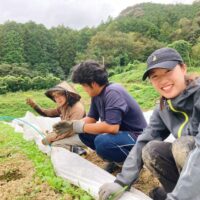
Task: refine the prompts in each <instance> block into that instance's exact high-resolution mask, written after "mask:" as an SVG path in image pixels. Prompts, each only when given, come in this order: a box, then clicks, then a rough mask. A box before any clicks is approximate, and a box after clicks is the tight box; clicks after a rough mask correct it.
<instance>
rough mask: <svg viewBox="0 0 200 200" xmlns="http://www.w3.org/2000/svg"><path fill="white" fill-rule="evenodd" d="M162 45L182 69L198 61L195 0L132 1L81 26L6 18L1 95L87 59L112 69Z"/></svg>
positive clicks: (199, 22) (54, 78)
mask: <svg viewBox="0 0 200 200" xmlns="http://www.w3.org/2000/svg"><path fill="white" fill-rule="evenodd" d="M164 46H169V47H173V48H175V49H177V50H178V51H179V52H180V53H181V55H182V57H183V59H184V60H185V62H186V64H187V65H188V67H190V66H192V67H198V66H199V65H200V1H199V0H196V1H194V2H193V4H191V5H184V4H173V5H166V4H165V5H164V4H155V3H142V4H138V5H135V6H132V7H128V8H126V9H125V10H123V11H121V13H120V14H119V16H118V17H116V18H111V17H109V18H108V19H107V20H106V21H105V22H102V23H101V24H99V25H98V26H97V27H85V28H83V29H81V30H74V29H71V28H70V27H65V26H63V25H59V26H57V27H52V28H50V29H47V28H46V27H45V26H44V25H42V24H36V23H35V22H33V21H30V22H27V23H24V24H22V23H17V22H14V21H7V22H5V23H4V24H1V25H0V89H1V93H5V92H6V91H17V90H19V89H20V88H21V89H22V90H28V89H42V88H48V87H50V86H51V83H52V85H54V84H55V83H57V82H59V80H60V79H62V80H63V79H67V78H68V77H69V74H70V70H71V68H72V66H74V65H75V64H77V63H79V62H81V61H84V60H88V59H93V60H96V61H98V62H100V63H102V64H104V65H105V66H106V67H107V68H112V69H114V68H115V67H117V68H119V67H123V66H127V65H128V64H131V63H140V62H145V61H146V59H147V57H148V56H149V55H150V53H151V52H153V51H154V50H155V49H157V48H160V47H164ZM16 83H17V84H18V86H16V85H17V84H16ZM13 85H15V87H14V88H13ZM24 85H26V87H25V86H24Z"/></svg>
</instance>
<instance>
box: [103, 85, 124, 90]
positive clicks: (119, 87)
mask: <svg viewBox="0 0 200 200" xmlns="http://www.w3.org/2000/svg"><path fill="white" fill-rule="evenodd" d="M106 90H107V91H119V90H124V88H123V86H122V85H120V84H119V83H110V84H109V85H108V86H107V87H106Z"/></svg>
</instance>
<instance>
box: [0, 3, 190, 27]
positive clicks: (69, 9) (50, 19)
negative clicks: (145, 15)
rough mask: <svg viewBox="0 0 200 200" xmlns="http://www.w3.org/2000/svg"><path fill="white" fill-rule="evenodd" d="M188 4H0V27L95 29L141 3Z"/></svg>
mask: <svg viewBox="0 0 200 200" xmlns="http://www.w3.org/2000/svg"><path fill="white" fill-rule="evenodd" d="M162 1H163V3H165V4H173V3H182V4H191V3H192V2H193V0H0V24H3V23H5V22H6V21H8V20H9V21H16V22H20V23H26V22H28V21H34V22H36V23H38V24H44V25H45V26H46V27H47V28H51V27H55V26H58V25H64V26H68V27H70V28H73V29H81V28H83V27H86V26H88V27H93V26H94V27H95V26H98V25H99V24H100V23H101V22H102V21H106V20H107V19H108V17H109V16H111V17H116V16H118V15H119V13H120V12H121V11H122V10H123V9H125V8H127V7H129V6H133V5H135V4H138V3H142V2H153V3H162Z"/></svg>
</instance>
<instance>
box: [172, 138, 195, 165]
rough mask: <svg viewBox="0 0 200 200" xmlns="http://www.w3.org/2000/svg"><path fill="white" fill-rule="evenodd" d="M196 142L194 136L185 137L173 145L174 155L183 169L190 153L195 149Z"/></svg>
mask: <svg viewBox="0 0 200 200" xmlns="http://www.w3.org/2000/svg"><path fill="white" fill-rule="evenodd" d="M194 145H195V141H194V137H193V136H183V137H181V138H179V139H177V140H175V141H174V142H173V144H172V154H173V157H174V159H175V161H176V163H177V164H178V165H180V166H181V167H183V165H184V163H185V161H186V159H187V157H188V155H189V153H190V152H191V151H192V150H193V149H194Z"/></svg>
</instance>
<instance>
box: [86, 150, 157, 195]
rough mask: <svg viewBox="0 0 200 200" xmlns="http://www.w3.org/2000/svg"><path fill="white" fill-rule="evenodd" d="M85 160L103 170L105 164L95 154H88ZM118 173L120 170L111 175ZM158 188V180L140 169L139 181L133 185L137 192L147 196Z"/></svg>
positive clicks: (147, 171) (145, 170)
mask: <svg viewBox="0 0 200 200" xmlns="http://www.w3.org/2000/svg"><path fill="white" fill-rule="evenodd" d="M85 158H86V159H87V160H89V161H91V162H93V163H94V164H96V165H98V166H99V167H101V168H104V167H105V165H106V164H107V163H105V162H104V161H103V160H102V159H101V158H100V157H99V156H98V155H97V154H96V153H95V152H92V151H91V152H89V153H88V154H87V155H86V157H85ZM119 172H120V169H119V170H117V171H116V172H114V173H113V175H116V174H117V173H119ZM157 186H159V182H158V180H157V179H156V178H155V177H153V175H152V174H151V173H150V172H149V170H147V169H145V168H144V169H142V171H141V173H140V177H139V179H138V180H137V181H136V183H135V184H134V187H135V188H137V189H138V190H140V191H142V192H143V193H145V194H147V195H148V194H149V192H150V191H151V190H152V189H153V188H155V187H157Z"/></svg>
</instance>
